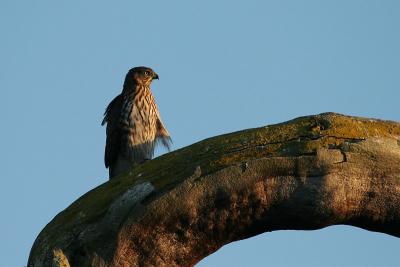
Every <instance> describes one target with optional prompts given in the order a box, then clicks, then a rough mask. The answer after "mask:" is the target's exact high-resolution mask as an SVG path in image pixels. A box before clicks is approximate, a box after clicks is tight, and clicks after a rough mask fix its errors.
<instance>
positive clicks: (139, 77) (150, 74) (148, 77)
mask: <svg viewBox="0 0 400 267" xmlns="http://www.w3.org/2000/svg"><path fill="white" fill-rule="evenodd" d="M154 79H158V75H157V73H155V72H154V70H152V69H150V68H147V67H136V68H133V69H130V70H129V71H128V73H127V74H126V77H125V83H128V84H131V83H132V82H133V83H135V84H140V85H145V86H149V85H150V83H151V82H152V81H153V80H154Z"/></svg>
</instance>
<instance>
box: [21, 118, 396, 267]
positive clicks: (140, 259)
mask: <svg viewBox="0 0 400 267" xmlns="http://www.w3.org/2000/svg"><path fill="white" fill-rule="evenodd" d="M399 140H400V124H399V123H396V122H390V121H381V120H374V119H364V118H356V117H348V116H343V115H339V114H334V113H324V114H320V115H316V116H308V117H301V118H298V119H295V120H292V121H289V122H285V123H281V124H277V125H271V126H266V127H261V128H257V129H249V130H244V131H240V132H236V133H231V134H226V135H222V136H217V137H213V138H210V139H207V140H204V141H202V142H199V143H196V144H193V145H191V146H188V147H185V148H183V149H179V150H177V151H174V152H172V153H169V154H166V155H164V156H162V157H159V158H157V159H154V160H152V161H149V162H146V163H145V164H142V165H140V166H136V167H135V168H134V170H133V171H132V172H131V173H129V174H128V175H125V176H123V177H121V178H120V179H114V180H112V181H110V182H107V183H105V184H103V185H101V186H99V187H97V188H96V189H94V190H92V191H90V192H88V193H87V194H85V195H84V196H82V197H81V198H80V199H78V200H77V201H76V202H74V203H73V204H72V205H71V206H69V207H68V208H67V209H66V210H64V211H63V212H61V213H60V214H59V215H57V216H56V217H55V218H54V219H53V220H52V221H51V222H50V223H49V224H48V225H47V226H46V227H45V228H44V229H43V230H42V232H41V233H40V235H39V236H38V238H37V239H36V241H35V243H34V245H33V247H32V250H31V254H30V257H29V262H28V266H30V267H42V266H193V265H194V264H195V263H197V262H198V261H200V260H201V259H202V258H204V257H206V256H207V255H209V254H211V253H213V252H214V251H216V250H217V249H218V248H220V247H221V246H223V245H225V244H227V243H229V242H232V241H235V240H240V239H243V238H248V237H251V236H254V235H257V234H260V233H263V232H266V231H273V230H280V229H319V228H322V227H326V226H329V225H335V224H347V225H353V226H357V227H361V228H364V229H368V230H372V231H379V232H382V233H387V234H390V235H394V236H400V141H399Z"/></svg>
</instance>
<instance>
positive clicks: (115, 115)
mask: <svg viewBox="0 0 400 267" xmlns="http://www.w3.org/2000/svg"><path fill="white" fill-rule="evenodd" d="M122 102H123V96H122V94H120V95H118V96H117V97H115V98H114V99H113V100H112V101H111V102H110V104H109V105H108V107H107V109H106V112H104V119H103V121H102V123H101V125H104V124H105V123H107V130H106V134H107V140H106V149H105V153H104V164H105V165H106V168H108V167H109V166H110V165H111V164H112V163H113V162H114V161H115V160H116V159H117V157H118V153H119V150H120V145H121V129H120V127H119V117H120V114H121V108H122Z"/></svg>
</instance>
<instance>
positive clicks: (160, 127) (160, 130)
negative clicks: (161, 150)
mask: <svg viewBox="0 0 400 267" xmlns="http://www.w3.org/2000/svg"><path fill="white" fill-rule="evenodd" d="M156 141H157V143H161V144H162V145H163V146H164V147H165V148H166V149H168V151H170V150H171V145H172V139H171V136H170V135H169V132H168V130H167V128H165V126H164V124H163V122H162V121H161V119H160V117H159V118H158V120H157V133H156Z"/></svg>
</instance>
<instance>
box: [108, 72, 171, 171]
mask: <svg viewBox="0 0 400 267" xmlns="http://www.w3.org/2000/svg"><path fill="white" fill-rule="evenodd" d="M155 79H157V80H158V75H157V73H155V72H154V71H153V70H152V69H150V68H147V67H136V68H133V69H130V70H129V71H128V73H127V74H126V77H125V81H124V85H123V89H122V93H121V94H119V95H118V96H117V97H115V98H114V99H113V100H112V101H111V102H110V104H109V105H108V107H107V108H106V111H105V113H104V119H103V121H102V123H101V125H104V124H106V123H107V128H106V135H107V140H106V148H105V155H104V163H105V165H106V168H109V177H110V179H111V178H113V177H115V176H117V175H119V174H122V173H124V172H127V171H128V170H130V169H131V168H132V166H133V165H135V164H138V163H142V162H144V161H146V160H148V159H151V158H152V157H153V155H154V148H155V145H156V144H157V143H161V144H162V145H164V146H165V147H166V148H167V149H168V150H170V145H171V143H172V141H171V137H170V135H169V133H168V130H167V129H166V128H165V126H164V124H163V122H162V121H161V118H160V114H159V112H158V109H157V105H156V102H155V100H154V96H153V94H152V93H151V90H150V84H151V82H152V81H153V80H155Z"/></svg>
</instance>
